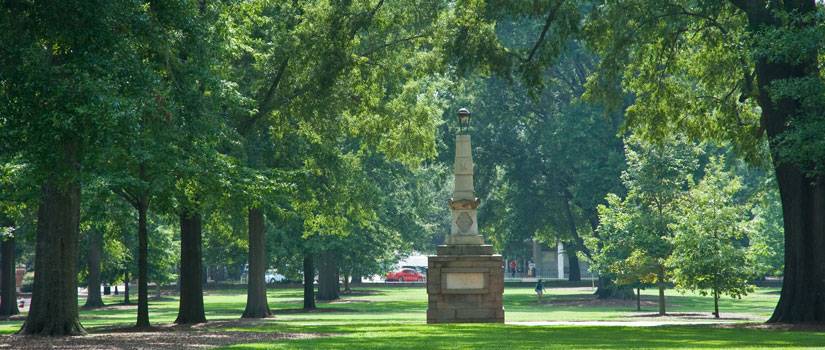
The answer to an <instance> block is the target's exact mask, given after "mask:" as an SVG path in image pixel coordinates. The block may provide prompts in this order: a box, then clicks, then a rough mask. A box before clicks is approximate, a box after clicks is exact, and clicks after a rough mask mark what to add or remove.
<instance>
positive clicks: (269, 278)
mask: <svg viewBox="0 0 825 350" xmlns="http://www.w3.org/2000/svg"><path fill="white" fill-rule="evenodd" d="M264 281H266V283H269V284H275V283H279V282H287V280H286V276H284V275H282V274H280V273H277V272H275V271H267V272H266V275H264Z"/></svg>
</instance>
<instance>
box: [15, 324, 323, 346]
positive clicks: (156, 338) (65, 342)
mask: <svg viewBox="0 0 825 350" xmlns="http://www.w3.org/2000/svg"><path fill="white" fill-rule="evenodd" d="M243 324H247V325H248V324H251V322H248V321H228V322H222V321H216V322H209V323H205V324H200V325H196V326H178V325H164V326H159V327H152V328H150V329H135V328H99V329H92V330H90V332H89V334H88V335H85V336H77V337H33V336H22V335H5V336H0V349H21V350H29V349H81V350H91V349H95V350H96V349H112V350H139V349H140V350H143V349H210V348H215V347H219V346H226V345H231V344H241V343H256V342H271V341H276V340H287V339H305V338H316V337H322V336H326V335H325V334H317V333H280V332H238V331H221V330H220V329H219V328H224V327H232V326H239V325H243ZM215 327H218V329H216V328H215Z"/></svg>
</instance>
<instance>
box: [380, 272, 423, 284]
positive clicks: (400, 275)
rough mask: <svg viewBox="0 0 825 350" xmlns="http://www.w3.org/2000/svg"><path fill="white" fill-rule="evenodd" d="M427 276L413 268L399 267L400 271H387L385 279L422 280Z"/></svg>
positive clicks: (399, 280) (401, 280) (390, 280)
mask: <svg viewBox="0 0 825 350" xmlns="http://www.w3.org/2000/svg"><path fill="white" fill-rule="evenodd" d="M426 278H427V277H426V276H424V274H422V273H421V272H418V271H416V270H414V269H401V270H400V271H395V272H388V273H387V277H386V280H387V281H388V282H392V281H398V282H423V281H424V280H425V279H426Z"/></svg>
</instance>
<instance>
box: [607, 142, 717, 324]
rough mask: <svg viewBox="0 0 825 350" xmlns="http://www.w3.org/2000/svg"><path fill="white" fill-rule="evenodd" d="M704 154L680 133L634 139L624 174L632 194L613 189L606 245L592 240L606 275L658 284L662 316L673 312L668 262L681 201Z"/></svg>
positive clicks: (627, 186) (627, 152) (610, 198)
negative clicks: (669, 309) (620, 194)
mask: <svg viewBox="0 0 825 350" xmlns="http://www.w3.org/2000/svg"><path fill="white" fill-rule="evenodd" d="M700 153H701V149H700V148H699V147H697V146H696V145H693V144H691V143H690V142H687V141H686V140H684V139H680V138H675V139H674V138H671V139H666V140H663V141H662V143H661V144H658V145H654V144H648V143H644V142H641V141H640V140H638V139H637V138H635V137H633V138H631V139H629V140H628V141H627V146H626V149H625V154H626V156H627V170H626V171H625V172H623V173H622V177H621V178H622V183H623V184H624V185H625V187H626V188H627V196H625V198H623V199H622V198H620V197H618V196H616V195H614V194H608V196H607V202H608V205H607V206H600V207H599V222H600V225H599V228H598V233H599V235H600V236H601V237H602V242H601V243H602V244H601V246H599V245H595V246H594V245H591V246H593V247H592V248H593V250H594V253H595V254H594V260H595V264H594V266H595V267H596V268H597V269H598V271H599V273H600V274H603V273H605V272H607V273H610V274H614V275H615V274H616V271H620V272H621V273H620V275H624V276H635V278H634V280H635V281H638V282H641V283H651V284H655V285H656V286H657V287H658V289H659V314H660V315H665V314H666V311H667V310H666V307H665V287H666V284H667V282H669V281H670V280H669V279H670V271H669V270H668V266H667V265H666V261H667V259H668V257H669V256H670V254H671V252H672V250H673V246H672V240H671V238H672V237H673V232H672V230H671V228H670V225H671V224H672V223H674V222H675V221H676V219H677V216H678V212H677V209H678V203H680V199H681V198H683V197H684V196H685V193H686V190H687V189H688V188H689V184H690V183H691V182H692V180H691V179H692V175H693V172H694V171H695V170H696V168H697V165H698V158H697V157H698V155H699V154H700ZM614 277H616V276H614ZM632 284H635V283H631V285H632Z"/></svg>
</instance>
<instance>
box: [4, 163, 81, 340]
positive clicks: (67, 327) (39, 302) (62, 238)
mask: <svg viewBox="0 0 825 350" xmlns="http://www.w3.org/2000/svg"><path fill="white" fill-rule="evenodd" d="M71 148H72V147H68V149H67V150H66V152H65V155H66V158H67V159H64V161H65V162H67V163H68V164H67V165H68V167H72V168H73V167H74V166H73V165H71V164H74V163H76V161H77V153H76V151H72V150H71ZM64 166H65V165H64ZM74 174H77V172H75V173H74ZM41 190H42V192H41V197H40V206H39V208H38V211H37V229H36V234H37V238H36V243H35V259H34V286H33V290H32V301H31V308H30V309H29V314H28V317H27V318H26V322H25V323H24V324H23V327H22V328H21V329H20V333H22V334H32V335H48V336H65V335H79V334H85V333H86V331H85V330H84V329H83V326H82V325H81V324H80V319H79V318H78V307H77V260H78V238H79V230H80V227H79V223H80V183H79V182H78V181H77V177H76V176H72V177H71V179H69V180H65V181H62V183H58V182H56V181H54V179H53V178H50V179H49V180H46V182H45V183H44V185H43V186H42V189H41Z"/></svg>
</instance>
